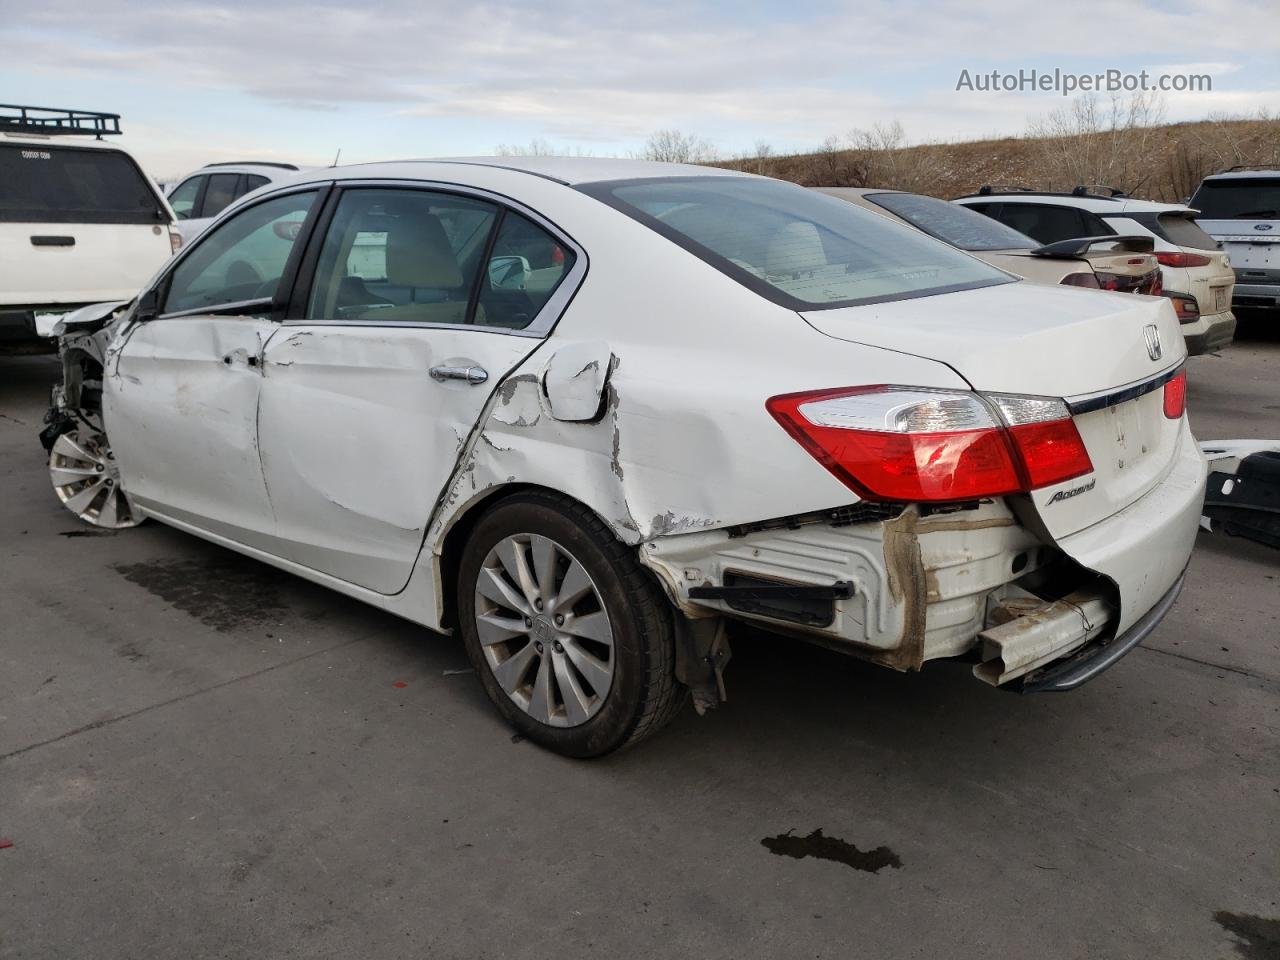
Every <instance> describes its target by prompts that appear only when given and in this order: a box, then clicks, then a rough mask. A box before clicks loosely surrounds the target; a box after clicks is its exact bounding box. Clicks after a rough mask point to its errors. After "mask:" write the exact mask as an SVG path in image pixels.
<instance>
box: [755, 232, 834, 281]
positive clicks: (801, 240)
mask: <svg viewBox="0 0 1280 960" xmlns="http://www.w3.org/2000/svg"><path fill="white" fill-rule="evenodd" d="M826 263H827V253H826V250H825V249H824V248H823V246H822V238H821V237H820V236H818V228H817V227H815V226H814V225H813V224H812V223H807V222H804V221H800V220H793V221H792V222H791V223H788V224H787V225H786V226H785V227H780V228H779V229H778V231H777V232H776V233H774V235H773V236H772V237H770V238H769V248H768V250H767V251H766V253H765V264H764V268H765V272H766V273H769V274H773V275H775V276H778V275H781V276H792V275H794V274H797V273H803V272H806V271H809V270H816V269H817V268H818V267H823V266H826Z"/></svg>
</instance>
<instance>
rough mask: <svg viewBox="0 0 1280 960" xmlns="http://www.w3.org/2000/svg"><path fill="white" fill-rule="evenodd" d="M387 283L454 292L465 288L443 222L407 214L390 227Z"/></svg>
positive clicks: (426, 213)
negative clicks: (459, 288)
mask: <svg viewBox="0 0 1280 960" xmlns="http://www.w3.org/2000/svg"><path fill="white" fill-rule="evenodd" d="M387 281H388V282H389V283H393V284H395V285H396V286H400V287H429V288H432V289H436V290H441V289H444V290H453V289H456V288H458V287H460V286H462V271H461V270H460V269H459V268H458V258H457V257H456V256H455V255H454V252H453V248H452V247H450V246H449V238H448V236H447V235H446V234H445V232H444V226H443V225H442V224H441V223H440V218H439V217H437V216H436V215H435V214H433V213H431V212H429V211H428V210H425V209H423V210H414V209H412V208H410V209H408V210H405V211H404V212H403V213H401V214H400V215H399V216H397V217H396V218H395V219H393V220H392V221H391V222H390V224H388V226H387Z"/></svg>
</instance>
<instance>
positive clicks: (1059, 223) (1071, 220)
mask: <svg viewBox="0 0 1280 960" xmlns="http://www.w3.org/2000/svg"><path fill="white" fill-rule="evenodd" d="M997 216H998V217H999V218H1000V222H1001V223H1003V224H1005V225H1006V226H1010V227H1013V229H1015V230H1017V231H1019V232H1020V233H1025V234H1026V235H1027V236H1029V237H1031V238H1032V239H1034V240H1038V241H1039V242H1040V243H1057V242H1058V241H1059V240H1075V239H1076V238H1078V237H1088V236H1096V235H1097V234H1090V233H1088V232H1087V231H1086V230H1085V225H1084V221H1083V219H1082V218H1081V216H1080V211H1079V210H1076V209H1075V208H1074V207H1059V206H1052V205H1050V204H1038V203H1008V202H1005V203H1002V204H1001V205H1000V211H999V213H998V214H997ZM1104 232H1105V233H1109V232H1110V231H1109V230H1108V231H1104Z"/></svg>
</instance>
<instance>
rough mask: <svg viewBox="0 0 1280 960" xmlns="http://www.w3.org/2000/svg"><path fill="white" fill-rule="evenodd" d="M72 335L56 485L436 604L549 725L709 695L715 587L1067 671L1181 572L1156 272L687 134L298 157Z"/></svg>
mask: <svg viewBox="0 0 1280 960" xmlns="http://www.w3.org/2000/svg"><path fill="white" fill-rule="evenodd" d="M62 333H63V337H62V347H63V359H64V372H65V379H64V383H63V384H62V385H61V386H60V387H59V388H58V389H57V390H56V391H55V403H54V408H53V410H51V412H50V416H49V421H48V426H47V429H46V430H45V433H44V440H45V443H46V445H47V446H48V447H49V448H50V451H51V452H50V472H51V476H52V480H53V485H54V489H55V490H56V492H57V494H58V496H59V497H60V498H61V499H62V501H63V502H64V503H65V504H66V506H67V507H68V508H69V509H71V510H72V511H74V512H75V513H76V514H77V515H79V516H80V517H81V518H82V519H84V520H85V521H87V522H89V523H94V524H98V525H100V526H106V527H124V526H130V525H132V524H134V523H137V522H139V521H141V520H142V519H144V518H147V517H151V518H155V519H156V520H160V521H162V522H164V523H167V524H171V525H173V526H175V527H178V528H180V529H182V530H186V531H189V532H191V533H193V534H196V535H198V536H201V537H205V538H207V539H209V540H212V541H214V542H216V543H220V544H223V545H225V546H227V547H229V548H231V549H234V550H238V551H241V552H242V553H245V554H248V555H250V556H252V557H256V558H258V559H260V560H263V561H265V562H267V563H271V564H274V565H276V566H278V567H282V568H284V569H286V570H289V571H292V572H293V573H296V574H298V575H299V576H302V577H306V578H308V579H310V580H314V581H316V582H319V583H322V584H325V585H328V586H330V587H333V588H334V589H336V590H339V591H341V592H342V593H345V594H348V595H350V596H354V597H358V598H360V599H362V600H365V601H367V602H369V603H371V604H373V605H375V606H377V607H380V608H383V609H385V610H390V611H392V612H394V613H397V614H400V615H401V616H404V617H407V618H409V619H411V620H413V621H415V622H417V623H421V624H423V625H424V626H427V627H430V628H431V629H434V630H444V631H449V630H457V631H458V632H460V633H461V635H462V637H463V638H464V641H465V644H466V647H467V650H468V653H469V655H470V657H471V659H472V661H473V662H474V664H475V666H476V670H477V671H478V673H479V675H480V678H481V680H482V682H483V684H484V687H485V690H486V692H487V693H488V695H489V697H490V698H491V699H492V700H493V702H494V704H496V706H497V708H498V709H499V711H501V713H502V714H503V716H504V717H505V718H506V719H507V721H508V722H510V723H511V724H512V725H513V726H515V727H516V728H517V729H518V730H519V731H520V732H521V733H523V734H524V735H526V736H528V737H529V738H531V739H533V740H536V741H537V742H539V743H541V744H544V745H546V746H548V747H550V748H552V749H554V750H558V751H560V752H562V753H565V754H569V755H573V756H591V755H598V754H602V753H605V752H608V751H610V750H614V749H616V748H619V747H622V746H625V745H627V744H629V743H632V742H635V741H637V740H639V739H641V738H642V737H644V736H646V735H647V734H649V733H652V732H653V731H655V730H657V729H658V728H660V727H661V726H662V724H663V723H664V722H665V721H666V720H667V719H669V718H670V717H671V716H672V715H673V714H674V713H675V711H676V710H677V709H678V708H679V706H680V705H681V704H682V703H683V702H684V701H685V699H686V691H692V694H693V699H694V703H695V705H696V706H697V707H698V708H699V710H702V709H705V708H707V707H709V706H711V705H713V704H714V703H716V702H717V701H718V700H719V699H720V698H721V697H722V696H723V690H724V685H723V676H722V671H723V667H724V664H725V662H726V661H727V658H728V645H727V641H726V638H725V621H726V620H727V619H730V618H737V619H742V620H748V621H752V622H754V623H756V624H758V625H761V626H764V627H766V628H770V629H773V630H776V631H778V632H780V633H783V634H786V635H789V636H792V637H795V638H798V639H805V640H812V641H815V642H818V643H821V644H824V645H826V646H829V647H833V648H835V649H838V650H842V651H844V652H847V653H849V654H852V655H855V656H859V657H862V658H864V659H867V660H871V661H874V662H877V663H881V664H884V665H886V666H889V667H892V668H895V669H898V670H918V669H920V668H921V667H922V666H923V664H924V663H925V662H926V661H929V660H934V659H938V658H943V657H967V658H970V659H971V660H972V661H973V663H974V671H975V673H976V674H977V675H978V676H979V677H980V678H982V679H983V680H985V681H987V682H990V683H992V684H997V685H1002V686H1006V687H1010V688H1015V689H1021V690H1028V691H1030V690H1065V689H1070V688H1072V687H1074V686H1077V685H1078V684H1080V683H1082V682H1084V681H1085V680H1087V679H1089V678H1090V677H1092V676H1094V675H1096V674H1097V673H1098V672H1100V671H1101V670H1103V669H1105V668H1106V667H1107V666H1109V665H1110V664H1111V663H1113V662H1114V661H1115V660H1116V659H1118V658H1119V657H1120V656H1121V655H1123V654H1124V653H1125V652H1126V651H1128V650H1129V649H1131V648H1132V647H1133V646H1134V645H1135V644H1136V643H1137V642H1138V641H1139V640H1140V639H1141V638H1142V637H1143V636H1145V635H1146V634H1147V633H1149V632H1150V631H1151V629H1152V628H1153V627H1154V626H1155V624H1156V623H1157V622H1158V621H1159V620H1160V618H1161V617H1162V616H1163V615H1164V614H1165V612H1166V611H1167V610H1168V609H1169V607H1170V606H1171V604H1172V603H1173V600H1174V598H1175V596H1176V595H1177V592H1178V590H1179V588H1180V586H1181V583H1182V578H1183V573H1184V569H1185V567H1186V564H1187V560H1188V557H1189V555H1190V552H1191V547H1192V542H1193V539H1194V537H1195V533H1196V527H1197V522H1198V519H1199V516H1200V507H1201V502H1202V500H1203V495H1204V486H1205V462H1204V459H1203V457H1202V456H1201V454H1200V451H1199V450H1198V448H1197V446H1196V444H1195V443H1194V441H1193V440H1192V437H1191V433H1190V430H1189V428H1188V426H1187V420H1186V417H1185V415H1184V396H1185V372H1184V369H1183V361H1184V357H1185V348H1184V346H1183V343H1182V337H1181V336H1180V335H1179V329H1178V322H1177V318H1176V317H1175V316H1174V313H1173V311H1172V309H1171V308H1170V306H1169V304H1168V303H1167V301H1163V300H1159V299H1152V298H1146V297H1116V296H1112V295H1109V294H1104V293H1098V292H1094V291H1089V290H1081V289H1073V288H1065V287H1064V288H1046V287H1043V286H1037V285H1033V284H1029V283H1026V282H1021V281H1018V280H1017V279H1016V278H1014V277H1012V276H1010V275H1008V274H1006V273H1003V272H1001V271H1000V270H997V269H995V268H993V267H990V266H988V265H987V264H984V263H982V262H981V261H978V260H976V259H974V258H972V257H970V256H968V255H966V254H963V253H961V252H959V251H957V250H955V249H953V248H951V247H949V246H947V245H945V244H943V243H941V242H940V241H936V240H933V239H931V238H929V237H927V236H925V235H923V234H921V233H919V232H918V231H914V230H911V229H909V228H906V227H902V226H899V225H897V224H894V223H891V222H889V221H888V220H885V219H884V218H882V217H878V216H876V215H875V214H873V213H869V212H867V211H864V210H860V209H858V208H857V207H854V206H852V205H850V204H847V203H843V202H841V201H839V200H835V199H832V198H829V197H824V196H821V195H818V194H815V193H813V192H811V191H807V190H804V189H802V188H800V187H797V186H793V185H790V184H785V183H781V182H778V181H774V180H769V179H765V178H761V177H753V176H747V175H739V174H733V173H729V172H726V171H719V170H713V169H707V168H700V167H684V166H675V165H663V164H648V163H642V162H634V161H609V160H592V159H551V158H537V159H533V158H520V159H515V158H503V159H500V160H457V161H421V162H404V163H393V164H376V165H368V166H354V167H346V168H339V169H326V170H320V171H316V172H313V173H309V174H302V175H299V176H298V177H296V178H294V179H292V180H290V181H285V182H283V183H279V184H276V185H273V186H272V187H271V188H269V189H268V190H267V191H265V192H259V193H257V194H255V195H253V196H251V197H249V198H246V199H245V200H244V201H241V202H239V203H238V204H237V205H234V206H233V207H231V208H230V209H229V210H228V211H227V212H226V213H224V214H223V215H222V217H221V218H220V219H219V220H218V222H217V223H215V224H214V225H213V226H212V227H211V228H210V229H209V230H208V231H207V232H206V233H205V234H203V235H202V237H201V238H200V239H199V240H198V241H196V242H195V243H194V244H193V245H192V246H191V247H190V248H189V249H187V250H184V251H183V252H182V253H181V254H180V255H179V256H178V257H176V258H175V259H174V261H173V262H172V263H171V264H170V265H169V266H167V267H166V268H165V269H164V270H163V271H162V272H161V274H160V275H159V276H158V277H157V278H156V279H155V280H154V281H152V282H151V283H150V284H149V285H148V287H147V288H146V290H145V292H144V293H143V294H142V295H141V296H139V297H138V298H137V299H136V300H135V301H134V302H132V303H131V304H126V305H123V306H119V307H117V308H116V309H115V310H114V312H113V311H112V307H111V305H108V306H106V307H104V308H101V309H98V310H93V309H92V308H90V309H88V310H86V311H82V312H81V313H79V314H78V315H72V316H70V317H68V318H67V320H66V321H65V322H64V324H63V331H62Z"/></svg>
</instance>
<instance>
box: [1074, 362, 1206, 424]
mask: <svg viewBox="0 0 1280 960" xmlns="http://www.w3.org/2000/svg"><path fill="white" fill-rule="evenodd" d="M1185 366H1186V361H1185V360H1182V361H1179V362H1178V363H1177V364H1176V365H1175V366H1172V367H1170V368H1169V369H1168V370H1165V371H1163V372H1162V373H1157V374H1156V375H1155V376H1154V377H1148V378H1147V379H1145V380H1138V381H1136V382H1135V383H1130V384H1127V385H1125V386H1123V387H1119V388H1113V389H1110V390H1103V391H1101V392H1099V393H1086V394H1081V395H1079V396H1075V397H1066V398H1065V400H1066V403H1067V409H1068V410H1070V411H1071V415H1072V416H1073V417H1074V416H1078V415H1079V414H1082V413H1092V412H1093V411H1094V410H1104V409H1106V408H1107V407H1114V406H1118V405H1119V404H1122V403H1128V402H1129V401H1130V400H1136V399H1137V398H1138V397H1141V396H1143V395H1144V394H1148V393H1150V392H1151V391H1153V390H1159V389H1160V388H1161V387H1163V386H1164V385H1165V384H1166V383H1168V382H1169V381H1170V380H1172V379H1173V378H1174V377H1176V376H1177V375H1178V374H1179V373H1180V372H1181V371H1182V369H1183V368H1184V367H1185Z"/></svg>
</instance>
